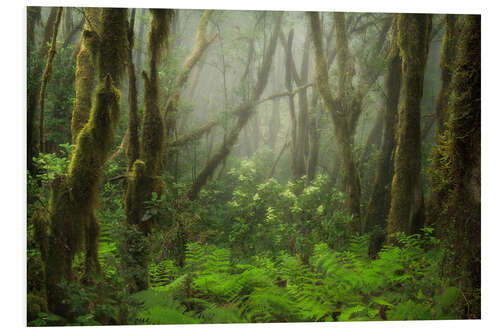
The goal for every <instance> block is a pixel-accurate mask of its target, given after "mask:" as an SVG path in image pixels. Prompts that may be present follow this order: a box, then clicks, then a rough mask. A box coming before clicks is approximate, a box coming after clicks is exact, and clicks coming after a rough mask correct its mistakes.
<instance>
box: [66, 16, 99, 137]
mask: <svg viewBox="0 0 500 333" xmlns="http://www.w3.org/2000/svg"><path fill="white" fill-rule="evenodd" d="M84 12H85V17H86V18H87V20H88V21H86V22H85V25H84V27H83V32H82V37H81V41H80V51H79V52H78V55H77V57H76V72H75V105H74V107H73V114H72V117H71V141H72V142H73V144H75V143H76V138H77V137H78V134H79V133H80V131H81V130H82V128H83V126H85V124H86V123H87V121H88V120H89V115H90V109H91V108H92V94H93V92H94V87H95V65H94V60H95V57H96V53H97V51H98V47H99V45H98V44H99V40H98V38H99V37H98V35H97V32H96V31H95V29H96V28H97V26H98V22H99V9H98V8H85V9H84Z"/></svg>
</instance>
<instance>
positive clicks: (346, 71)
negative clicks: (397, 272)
mask: <svg viewBox="0 0 500 333" xmlns="http://www.w3.org/2000/svg"><path fill="white" fill-rule="evenodd" d="M309 18H310V24H311V31H312V38H313V43H314V49H315V63H314V69H315V70H314V73H315V80H316V85H317V89H318V92H319V94H320V96H321V98H322V100H323V102H324V105H325V107H326V108H327V110H328V111H329V112H330V114H331V116H332V121H333V126H334V129H335V138H336V141H337V145H338V146H339V149H340V152H341V156H342V172H343V179H344V184H345V186H346V191H347V200H346V205H347V211H348V212H349V213H350V214H351V215H352V217H353V219H352V223H351V225H350V231H351V233H353V234H356V233H360V232H361V216H360V215H361V212H360V200H361V185H360V179H359V172H358V169H357V166H356V163H355V158H354V152H353V145H354V133H355V129H356V125H357V121H358V119H359V116H360V114H361V98H362V97H361V94H360V93H359V92H358V93H355V92H354V89H353V87H352V78H353V76H354V62H353V59H352V55H351V54H350V51H349V48H348V44H347V36H346V26H345V17H344V14H343V13H334V21H335V28H336V31H337V41H336V42H337V49H338V55H337V64H338V68H339V81H338V91H339V92H338V96H337V97H336V98H334V97H333V95H332V93H331V87H330V84H329V82H328V68H327V59H326V57H325V54H324V52H323V45H322V32H321V27H320V24H319V16H318V13H315V12H313V13H310V14H309Z"/></svg>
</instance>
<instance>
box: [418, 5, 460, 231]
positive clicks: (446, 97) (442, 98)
mask: <svg viewBox="0 0 500 333" xmlns="http://www.w3.org/2000/svg"><path fill="white" fill-rule="evenodd" d="M457 20H458V17H457V16H456V15H452V14H448V15H446V29H445V32H444V36H443V43H442V51H441V63H440V66H441V88H440V89H439V93H438V96H437V98H436V109H435V111H434V118H435V120H436V123H437V131H436V143H437V145H438V147H436V148H435V149H434V150H433V151H432V164H431V170H438V169H440V168H441V167H442V162H443V156H442V154H441V151H440V149H439V145H440V144H441V143H442V142H441V137H442V136H443V135H444V132H445V129H446V127H445V123H446V121H447V120H448V105H449V103H450V100H451V93H452V91H451V80H452V75H453V69H454V65H455V58H456V53H457V42H458V38H459V36H458V35H459V31H458V30H459V28H458V22H457ZM424 133H425V132H424ZM436 176H437V175H436V174H433V173H432V172H431V185H432V186H433V187H434V188H437V187H439V184H440V183H441V179H440V178H439V176H438V177H436ZM444 196H446V189H443V190H442V191H432V192H431V195H430V198H429V204H428V209H427V211H428V217H429V225H432V226H434V227H436V228H437V231H438V233H439V234H441V232H442V231H443V230H441V228H440V225H439V222H440V219H439V215H440V209H441V207H440V202H441V200H442V198H443V197H444Z"/></svg>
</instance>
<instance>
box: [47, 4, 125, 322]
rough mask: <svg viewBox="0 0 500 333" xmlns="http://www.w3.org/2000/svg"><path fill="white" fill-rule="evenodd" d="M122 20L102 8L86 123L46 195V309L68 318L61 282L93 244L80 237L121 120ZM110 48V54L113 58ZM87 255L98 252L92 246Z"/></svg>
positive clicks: (120, 12)
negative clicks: (64, 169)
mask: <svg viewBox="0 0 500 333" xmlns="http://www.w3.org/2000/svg"><path fill="white" fill-rule="evenodd" d="M126 19H127V10H126V9H107V8H105V9H102V11H101V28H100V31H99V35H100V36H101V46H100V47H99V52H98V54H97V59H98V63H99V64H100V66H99V67H98V74H99V77H100V78H101V80H100V84H99V86H98V88H97V92H96V98H95V101H94V105H93V107H92V111H91V112H90V118H89V121H88V123H87V124H86V125H85V127H84V128H83V130H82V131H81V133H80V135H79V136H78V139H77V144H76V148H75V152H74V154H73V157H72V159H71V163H70V166H69V171H68V174H67V175H66V176H62V177H60V178H59V179H57V181H55V182H54V184H53V186H52V191H51V195H50V203H49V207H50V216H49V218H50V226H49V228H50V232H49V236H48V251H47V260H46V262H45V263H44V268H45V275H46V289H47V301H48V305H49V310H50V311H51V312H53V313H55V314H58V315H62V316H68V315H71V314H70V313H69V312H68V307H67V304H65V303H64V298H65V295H64V290H63V289H62V288H61V287H60V282H62V281H68V282H70V281H72V279H73V276H72V269H71V265H72V262H73V257H74V255H75V254H76V253H78V252H80V251H81V250H82V247H83V246H84V245H85V246H95V247H96V246H97V242H95V243H93V245H92V243H91V242H87V241H85V239H86V237H87V236H88V234H89V232H91V230H94V231H95V232H96V233H98V229H95V225H92V224H91V222H92V221H90V217H91V216H93V215H92V214H93V212H94V209H95V206H96V204H97V195H98V190H99V184H100V178H101V174H102V167H103V165H104V164H105V162H106V159H107V155H108V153H109V151H110V149H111V147H112V145H113V141H114V131H115V129H116V126H117V124H118V119H119V116H120V105H119V101H120V93H119V90H118V89H117V87H119V85H120V77H121V73H120V70H122V68H123V66H122V64H124V63H125V61H126V59H125V58H124V57H122V55H123V54H124V52H123V51H124V50H126V48H127V44H126V43H127V40H126V24H127V23H126ZM109 49H111V50H114V52H115V56H114V57H112V58H111V57H109ZM101 71H104V73H102V72H101ZM96 238H97V236H96V235H95V237H94V239H96ZM86 251H87V252H93V253H97V248H92V249H86Z"/></svg>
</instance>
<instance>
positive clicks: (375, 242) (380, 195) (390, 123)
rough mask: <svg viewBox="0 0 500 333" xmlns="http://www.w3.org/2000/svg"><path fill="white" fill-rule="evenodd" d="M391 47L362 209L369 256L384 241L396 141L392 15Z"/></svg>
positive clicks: (397, 82) (397, 83)
mask: <svg viewBox="0 0 500 333" xmlns="http://www.w3.org/2000/svg"><path fill="white" fill-rule="evenodd" d="M393 23H394V24H393V30H392V39H391V51H390V54H389V58H388V61H387V63H388V67H389V70H388V72H387V76H386V78H385V101H384V104H385V105H384V110H383V116H384V119H383V124H384V129H383V132H384V133H383V139H382V149H381V152H380V154H379V156H378V159H377V166H376V174H375V183H374V184H373V190H372V193H371V197H370V201H369V203H368V208H367V210H366V219H365V232H371V233H372V234H371V236H370V246H369V254H370V256H371V257H372V258H373V257H375V255H376V254H377V252H378V251H379V250H380V249H381V248H382V245H383V243H384V241H385V232H386V228H387V226H386V224H387V223H386V219H387V214H388V213H389V208H390V203H391V198H390V195H391V192H390V186H391V181H392V177H393V174H394V161H393V159H392V156H393V152H394V147H395V145H396V136H395V133H394V132H395V129H396V119H397V111H398V104H399V93H400V90H401V57H400V54H399V47H398V45H397V26H396V16H394V20H393Z"/></svg>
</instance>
